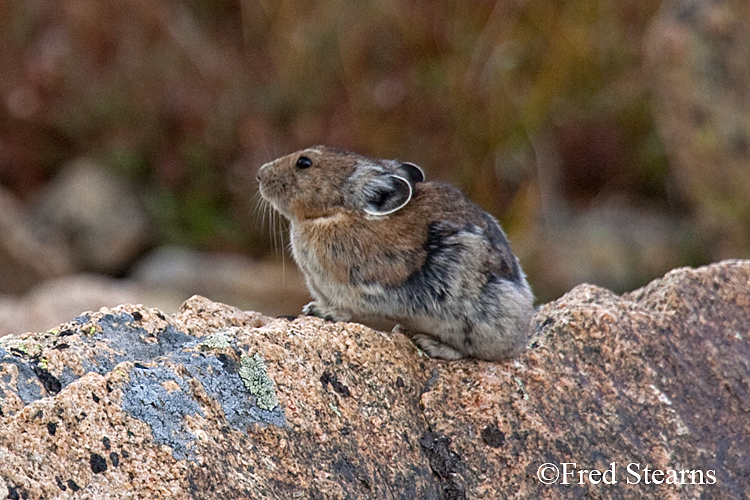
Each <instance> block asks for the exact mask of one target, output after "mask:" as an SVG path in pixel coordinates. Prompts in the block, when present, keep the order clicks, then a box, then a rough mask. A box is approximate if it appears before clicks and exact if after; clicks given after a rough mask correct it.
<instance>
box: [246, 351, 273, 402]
mask: <svg viewBox="0 0 750 500" xmlns="http://www.w3.org/2000/svg"><path fill="white" fill-rule="evenodd" d="M240 365H241V366H240V371H239V374H240V378H241V379H242V383H243V384H245V388H246V389H247V390H248V391H250V393H251V394H253V395H254V396H255V398H256V404H257V405H258V407H260V408H263V409H264V410H273V409H274V408H276V407H277V406H278V405H279V398H277V397H276V388H275V387H274V385H273V380H272V379H271V377H269V376H268V368H267V367H266V362H265V360H264V359H263V357H262V356H261V355H260V354H258V353H257V352H256V353H255V354H253V356H252V357H250V356H248V355H247V354H243V355H242V356H241V357H240Z"/></svg>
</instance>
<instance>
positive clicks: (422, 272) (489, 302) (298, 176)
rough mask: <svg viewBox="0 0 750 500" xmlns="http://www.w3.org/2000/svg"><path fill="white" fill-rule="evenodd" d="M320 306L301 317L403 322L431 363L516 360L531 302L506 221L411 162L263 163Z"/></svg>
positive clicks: (330, 159) (316, 150)
mask: <svg viewBox="0 0 750 500" xmlns="http://www.w3.org/2000/svg"><path fill="white" fill-rule="evenodd" d="M257 180H258V182H259V184H260V194H261V196H262V197H263V198H264V199H265V200H267V201H268V202H270V204H271V205H272V206H273V207H274V208H275V209H276V210H277V211H278V212H279V213H281V214H282V215H283V216H285V217H286V218H287V219H288V220H289V223H290V239H291V248H292V254H293V256H294V259H295V261H296V262H297V265H298V266H299V268H300V269H301V270H302V272H303V274H304V276H305V279H306V282H307V286H308V288H309V289H310V293H311V294H312V296H313V298H314V301H312V302H310V303H309V304H307V305H306V306H305V307H304V308H303V313H304V314H307V315H312V316H318V317H321V318H325V319H329V320H333V321H350V320H351V319H353V318H360V317H367V318H382V319H387V320H390V321H395V322H396V323H398V325H397V327H396V329H395V330H396V331H401V332H403V333H405V334H407V335H409V336H410V337H411V339H412V341H413V342H415V343H416V344H417V345H418V346H419V347H420V348H421V349H422V350H423V351H424V352H425V353H427V354H428V355H429V356H432V357H436V358H443V359H449V360H453V359H459V358H463V357H474V358H479V359H484V360H489V361H494V360H501V359H507V358H510V357H512V356H514V355H516V354H518V353H520V352H521V351H522V350H523V349H524V347H525V346H526V343H527V336H528V330H529V328H530V326H529V325H530V321H531V317H532V315H533V312H534V308H533V300H534V299H533V294H532V292H531V288H530V287H529V285H528V283H527V281H526V277H525V275H524V273H523V271H522V270H521V266H520V265H519V263H518V259H517V258H516V257H515V256H514V255H513V253H512V252H511V249H510V245H509V243H508V239H507V237H506V235H505V233H504V232H503V230H502V228H501V227H500V225H499V224H498V222H497V221H496V220H495V219H494V218H493V217H492V216H491V215H489V214H488V213H486V212H484V211H483V210H482V209H480V208H479V207H478V206H477V205H476V204H474V203H473V202H471V201H469V200H468V199H467V198H466V197H465V196H464V195H463V194H462V193H461V192H460V191H459V190H458V189H456V188H454V187H453V186H451V185H449V184H443V183H437V182H425V180H424V173H423V171H422V169H421V168H419V167H418V166H416V165H414V164H413V163H407V162H400V161H396V160H377V159H371V158H367V157H365V156H362V155H359V154H356V153H351V152H348V151H342V150H338V149H334V148H330V147H326V146H315V147H311V148H308V149H304V150H302V151H298V152H296V153H292V154H290V155H287V156H283V157H281V158H278V159H277V160H274V161H272V162H270V163H267V164H265V165H263V166H262V167H261V168H260V169H259V170H258V174H257Z"/></svg>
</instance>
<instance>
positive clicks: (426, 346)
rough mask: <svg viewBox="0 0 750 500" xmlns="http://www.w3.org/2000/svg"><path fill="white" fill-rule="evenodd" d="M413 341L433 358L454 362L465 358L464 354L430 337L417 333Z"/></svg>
mask: <svg viewBox="0 0 750 500" xmlns="http://www.w3.org/2000/svg"><path fill="white" fill-rule="evenodd" d="M411 340H412V342H414V343H415V344H417V346H419V348H420V349H422V350H423V351H424V352H425V353H427V355H428V356H429V357H431V358H440V359H448V360H454V359H461V358H463V357H465V355H464V354H463V353H462V352H459V351H457V350H456V349H454V348H453V347H451V346H449V345H448V344H444V343H442V342H440V341H439V340H438V339H436V338H435V337H432V336H430V335H425V334H423V333H417V334H414V335H413V336H412V338H411Z"/></svg>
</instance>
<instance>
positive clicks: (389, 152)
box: [0, 0, 747, 301]
mask: <svg viewBox="0 0 750 500" xmlns="http://www.w3.org/2000/svg"><path fill="white" fill-rule="evenodd" d="M660 3H661V2H660V1H658V0H579V1H576V2H549V1H546V0H498V1H485V0H474V1H471V2H453V1H446V0H438V1H426V0H417V1H403V0H361V1H358V2H352V1H344V0H331V1H326V2H294V1H290V0H277V1H274V2H270V1H264V0H214V1H209V0H179V1H166V0H116V1H115V0H65V1H61V2H49V1H44V0H1V1H0V67H2V69H3V71H2V72H0V183H2V185H3V186H5V188H6V189H7V190H8V191H10V192H12V193H13V194H14V195H15V196H16V197H17V198H18V199H19V200H21V202H22V203H26V204H30V205H31V204H33V203H34V200H35V198H36V197H37V196H38V195H39V193H40V192H41V191H42V190H43V189H44V187H45V186H46V185H48V184H49V183H50V181H51V180H52V179H54V178H55V177H56V175H58V174H59V172H60V171H61V169H63V168H64V166H65V165H67V164H69V163H70V162H71V161H73V160H74V159H76V158H80V157H86V158H90V159H93V160H95V161H96V162H98V164H99V165H101V166H102V168H104V169H107V170H109V171H110V172H112V173H113V174H114V175H117V176H121V177H124V178H126V179H127V180H128V182H129V183H131V185H133V186H135V188H136V191H137V193H138V196H139V198H140V201H141V202H142V203H143V204H144V205H145V207H146V209H147V213H148V215H149V217H150V219H151V221H152V224H153V228H154V230H155V234H154V237H153V239H152V240H151V243H150V247H149V248H153V247H159V246H164V245H179V246H186V247H192V248H197V249H200V250H202V251H213V252H230V253H239V254H244V255H248V256H250V257H253V258H256V259H274V258H277V257H278V256H276V257H274V250H273V248H272V245H271V237H270V236H269V228H268V227H267V225H265V226H264V225H263V224H261V220H260V218H259V217H258V214H257V210H256V201H257V198H256V193H257V186H256V185H255V180H254V177H255V172H256V170H257V168H258V167H259V166H260V165H261V164H262V163H264V162H266V161H269V160H271V159H273V158H275V157H277V156H280V155H282V154H286V153H288V152H290V151H293V150H296V149H300V148H303V147H306V146H309V145H312V144H318V143H322V144H329V145H335V146H339V147H343V148H347V149H351V150H355V151H358V152H361V153H364V154H366V155H370V156H375V157H388V158H399V159H402V160H408V161H412V162H415V163H417V164H420V165H421V166H423V167H424V169H425V170H426V172H427V174H428V176H429V177H430V178H431V179H437V180H443V181H449V182H452V183H454V184H456V185H458V186H459V187H460V188H461V189H463V190H464V192H465V193H466V194H467V195H469V196H470V197H471V198H472V199H474V200H475V201H476V202H477V203H479V204H480V205H481V206H482V207H483V208H485V209H486V210H488V211H489V212H491V213H492V214H494V215H495V216H497V217H498V218H499V220H500V221H501V223H502V224H503V226H504V227H505V229H506V230H507V232H508V233H509V236H510V239H511V241H512V243H513V246H514V249H515V250H516V252H517V253H518V254H519V256H520V258H521V261H522V264H523V265H524V268H525V269H526V270H527V272H528V274H529V275H530V281H531V283H532V286H533V287H534V289H535V291H536V294H537V296H538V298H539V300H541V301H546V300H550V299H552V298H555V297H557V296H559V295H560V294H562V293H564V292H565V291H566V290H568V289H569V288H570V287H572V286H574V285H575V284H577V283H579V282H581V281H593V282H595V283H597V284H600V285H603V286H607V287H610V288H612V289H614V290H615V291H617V292H621V291H624V290H628V289H632V288H634V287H636V286H639V285H641V284H644V283H645V282H647V281H648V280H650V279H653V278H654V277H657V276H659V275H661V274H663V273H664V272H665V271H667V270H668V269H670V268H672V267H676V266H679V265H696V264H701V263H704V262H707V261H709V260H711V259H714V258H716V257H717V256H716V255H714V254H712V252H711V249H710V248H707V246H706V242H704V241H701V239H700V238H699V237H697V233H698V232H699V231H698V229H697V226H696V225H695V224H694V223H693V222H692V221H691V218H690V216H691V213H692V212H691V210H692V209H691V204H690V203H688V202H687V200H686V199H685V197H684V195H683V194H681V193H680V191H679V190H678V189H676V188H675V181H674V175H673V170H671V169H670V165H669V161H668V158H667V154H666V153H665V147H664V146H663V145H662V141H661V140H660V136H659V135H658V134H657V125H656V123H655V118H654V112H653V102H652V99H653V97H652V95H653V94H652V93H651V89H650V87H649V83H650V82H649V79H650V77H649V75H648V73H647V72H646V70H645V68H644V64H643V58H644V57H643V52H644V47H643V44H644V36H645V33H646V31H647V29H648V27H649V25H650V23H651V21H652V19H653V18H654V16H655V15H656V13H657V11H658V9H659V7H660ZM732 252H734V253H736V254H737V255H736V256H740V255H741V254H744V255H747V248H744V249H739V250H738V249H736V248H734V249H732V250H730V251H729V252H728V253H729V254H730V255H721V257H725V256H731V253H732ZM131 264H132V263H131ZM128 272H129V268H128V267H127V266H125V267H124V268H123V269H121V270H120V271H118V273H117V274H118V275H120V276H127V275H128Z"/></svg>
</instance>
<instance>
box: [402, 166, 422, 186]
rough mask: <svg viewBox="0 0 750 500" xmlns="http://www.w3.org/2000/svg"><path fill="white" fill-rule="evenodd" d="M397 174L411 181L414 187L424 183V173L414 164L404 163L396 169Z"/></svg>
mask: <svg viewBox="0 0 750 500" xmlns="http://www.w3.org/2000/svg"><path fill="white" fill-rule="evenodd" d="M396 173H397V174H398V175H400V176H401V177H403V178H404V179H406V180H407V181H409V184H411V185H412V186H413V185H414V184H416V183H418V182H422V181H424V171H423V170H422V169H421V168H420V167H418V166H417V165H415V164H413V163H408V162H403V163H401V165H399V167H398V168H397V169H396Z"/></svg>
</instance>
